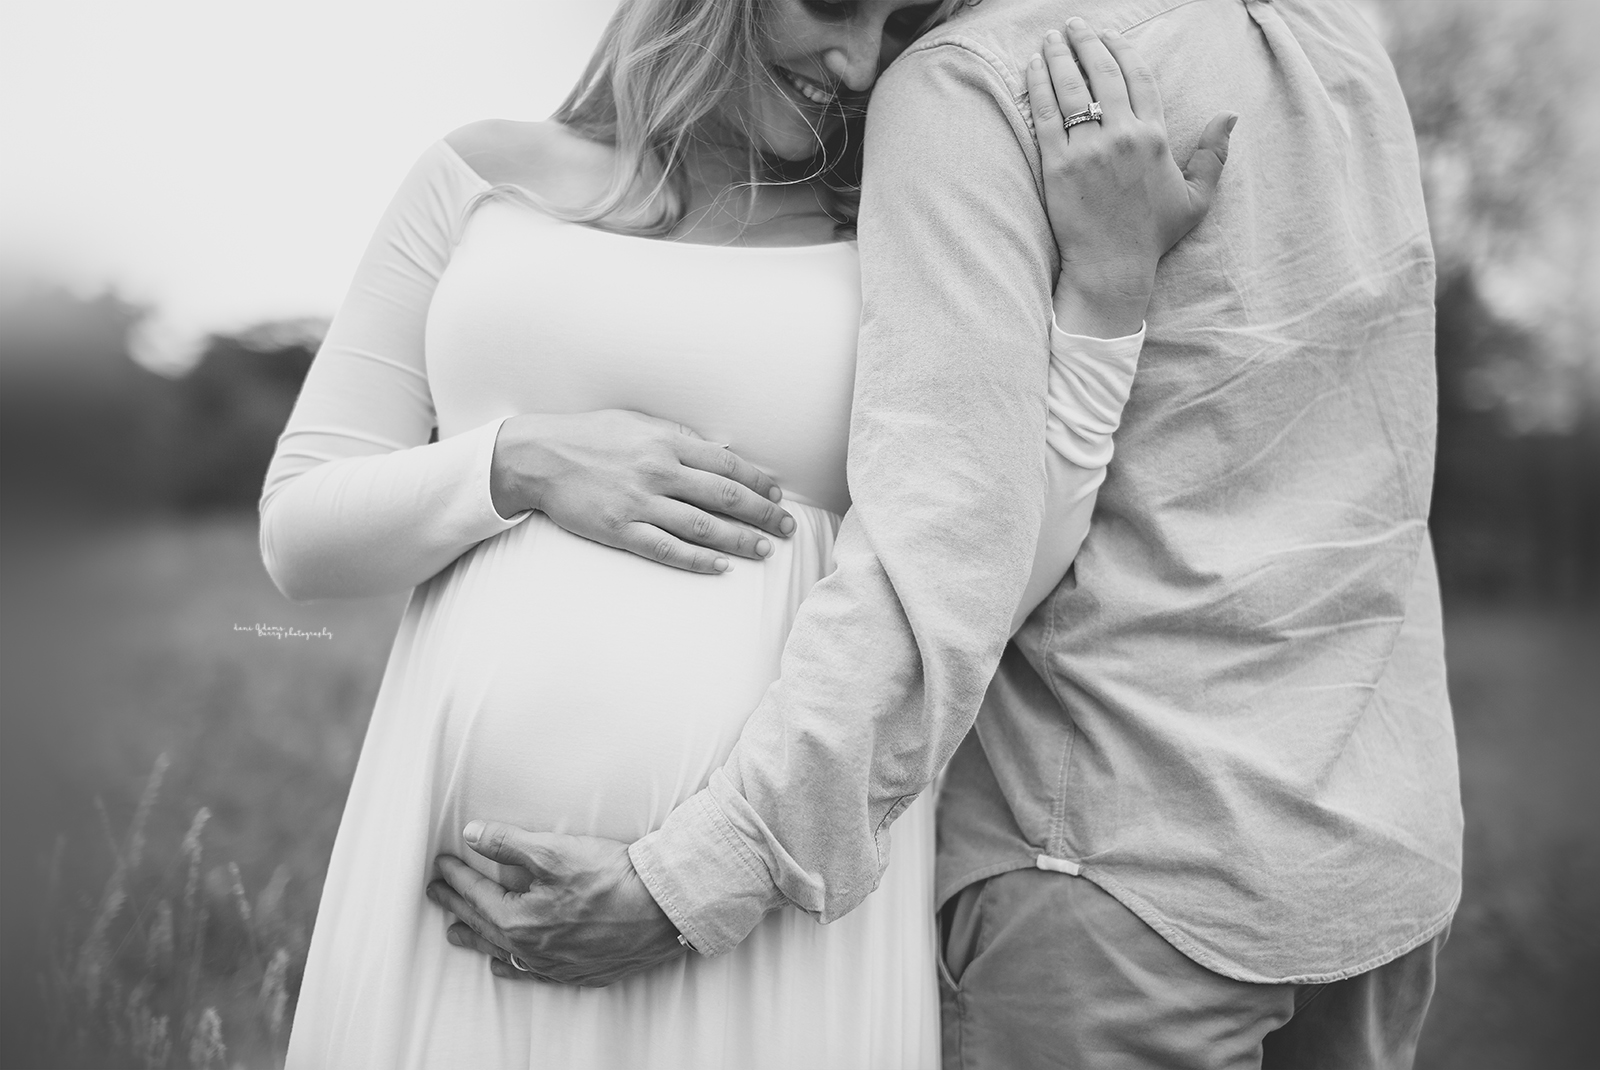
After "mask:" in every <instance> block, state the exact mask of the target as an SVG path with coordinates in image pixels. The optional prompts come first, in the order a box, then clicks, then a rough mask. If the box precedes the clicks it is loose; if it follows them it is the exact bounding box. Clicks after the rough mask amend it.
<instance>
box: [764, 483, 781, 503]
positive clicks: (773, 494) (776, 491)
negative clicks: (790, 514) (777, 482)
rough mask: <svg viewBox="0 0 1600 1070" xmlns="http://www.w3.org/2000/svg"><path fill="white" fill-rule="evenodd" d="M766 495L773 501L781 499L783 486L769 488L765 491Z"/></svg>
mask: <svg viewBox="0 0 1600 1070" xmlns="http://www.w3.org/2000/svg"><path fill="white" fill-rule="evenodd" d="M767 497H768V498H769V499H770V500H772V501H775V502H781V501H783V488H782V487H773V488H772V489H771V490H769V491H767Z"/></svg>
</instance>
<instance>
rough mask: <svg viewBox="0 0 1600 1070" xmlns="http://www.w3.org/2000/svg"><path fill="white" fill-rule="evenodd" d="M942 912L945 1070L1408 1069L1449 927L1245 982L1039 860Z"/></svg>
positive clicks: (974, 889)
mask: <svg viewBox="0 0 1600 1070" xmlns="http://www.w3.org/2000/svg"><path fill="white" fill-rule="evenodd" d="M940 923H941V924H940V931H941V942H942V945H943V946H942V948H941V951H942V956H941V961H940V966H941V974H942V977H941V985H940V988H941V992H942V995H943V1002H944V1008H943V1010H944V1066H945V1070H1031V1068H1032V1067H1073V1068H1084V1070H1099V1068H1102V1067H1106V1068H1117V1070H1122V1068H1128V1070H1132V1068H1136V1067H1137V1068H1151V1070H1157V1068H1159V1070H1180V1068H1182V1070H1186V1068H1195V1070H1199V1068H1207V1070H1210V1068H1218V1070H1222V1068H1226V1070H1243V1068H1247V1067H1248V1068H1251V1070H1256V1068H1262V1070H1272V1068H1283V1070H1318V1068H1329V1070H1368V1068H1371V1070H1378V1068H1384V1070H1388V1068H1407V1067H1410V1066H1411V1062H1412V1059H1413V1058H1414V1056H1415V1055H1416V1050H1417V1039H1418V1037H1419V1036H1420V1034H1421V1032H1422V1019H1423V1016H1424V1015H1425V1014H1426V1013H1427V1009H1428V1001H1429V1000H1430V999H1431V998H1432V996H1433V981H1434V961H1435V959H1436V957H1437V955H1438V952H1439V948H1440V947H1441V946H1442V945H1443V944H1444V940H1445V937H1446V935H1448V929H1447V930H1446V931H1445V932H1443V933H1440V934H1439V935H1438V936H1437V937H1435V938H1434V939H1432V940H1430V941H1428V942H1427V943H1425V944H1423V945H1422V946H1420V947H1418V948H1417V949H1415V950H1414V951H1411V952H1410V953H1408V954H1406V955H1402V956H1401V957H1400V958H1398V959H1396V960H1394V961H1393V962H1390V963H1388V964H1387V965H1384V966H1380V967H1378V968H1377V969H1374V970H1370V971H1368V972H1367V973H1363V974H1359V975H1357V976H1355V977H1351V978H1348V979H1346V980H1343V981H1335V982H1331V983H1328V984H1309V985H1295V984H1279V985H1271V984H1249V983H1247V982H1244V981H1235V980H1232V979H1231V978H1227V977H1223V976H1221V975H1220V974H1216V973H1212V972H1211V971H1210V970H1207V969H1205V968H1204V967H1202V966H1199V965H1197V964H1196V963H1194V962H1193V961H1191V960H1190V959H1188V958H1186V957H1185V956H1184V955H1183V954H1181V953H1180V952H1178V951H1177V950H1176V949H1174V948H1173V947H1172V945H1171V944H1169V943H1167V942H1166V941H1165V940H1164V939H1162V938H1161V936H1159V935H1158V934H1157V933H1156V932H1155V930H1153V929H1151V928H1150V927H1149V926H1148V925H1146V924H1145V923H1144V922H1143V921H1141V920H1139V918H1138V917H1137V916H1136V915H1135V914H1134V913H1133V912H1132V911H1130V910H1128V908H1126V907H1124V906H1123V905H1122V904H1121V903H1119V902H1117V901H1116V900H1115V899H1113V898H1112V897H1111V896H1110V895H1108V894H1107V893H1106V892H1104V891H1102V890H1101V889H1100V888H1099V887H1097V886H1096V885H1094V884H1093V883H1091V882H1089V881H1087V880H1083V879H1081V878H1076V877H1069V876H1066V875H1064V874H1060V873H1046V872H1043V871H1040V870H1033V869H1026V870H1016V871H1014V872H1011V873H1003V874H1001V875H999V876H997V877H990V878H989V879H987V880H983V881H979V882H977V883H975V884H972V885H970V886H968V887H967V888H965V889H963V890H962V891H961V892H960V893H959V894H957V895H956V896H955V898H953V899H952V900H950V902H949V903H948V904H946V906H945V909H944V911H943V912H942V913H941V917H940Z"/></svg>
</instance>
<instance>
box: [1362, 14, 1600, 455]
mask: <svg viewBox="0 0 1600 1070" xmlns="http://www.w3.org/2000/svg"><path fill="white" fill-rule="evenodd" d="M1377 10H1378V12H1379V14H1380V18H1381V20H1382V22H1383V23H1384V24H1385V25H1386V29H1387V37H1388V42H1387V43H1388V47H1389V53H1390V56H1391V57H1392V58H1393V60H1394V64H1395V70H1396V72H1397V73H1398V75H1399V77H1400V83H1401V86H1402V88H1403V89H1404V90H1405V94H1406V100H1407V102H1408V104H1409V105H1410V109H1411V119H1412V123H1413V125H1414V126H1415V127H1416V132H1417V145H1418V149H1419V151H1420V154H1421V158H1422V169H1423V184H1424V190H1425V193H1426V195H1427V200H1428V218H1429V223H1430V226H1431V228H1432V231H1433V240H1434V248H1435V252H1436V253H1437V255H1438V259H1439V274H1440V278H1441V284H1442V286H1443V287H1448V286H1450V285H1454V284H1455V283H1456V280H1457V278H1458V277H1459V276H1461V275H1470V276H1472V278H1473V280H1474V283H1475V285H1476V287H1477V290H1478V293H1479V295H1480V297H1481V300H1482V301H1483V302H1484V304H1485V306H1486V307H1487V308H1488V309H1489V311H1490V312H1491V313H1492V314H1493V315H1494V316H1495V317H1496V318H1498V319H1500V320H1503V321H1506V322H1508V323H1511V324H1513V325H1515V326H1516V327H1518V328H1520V334H1519V337H1521V338H1522V339H1523V342H1524V344H1519V345H1517V346H1514V347H1511V348H1509V349H1505V348H1496V347H1488V348H1484V349H1482V350H1481V351H1480V352H1479V353H1478V354H1476V356H1477V357H1478V360H1477V362H1476V363H1474V365H1473V366H1472V367H1470V368H1465V369H1459V371H1460V374H1459V376H1458V377H1457V378H1456V381H1455V382H1454V383H1452V385H1453V386H1455V387H1456V388H1457V389H1459V390H1460V391H1461V396H1460V398H1459V400H1460V401H1461V402H1463V403H1464V404H1465V405H1466V406H1467V407H1469V408H1473V409H1481V410H1490V411H1494V412H1496V413H1497V414H1498V415H1499V416H1500V417H1501V419H1503V420H1504V421H1505V422H1506V425H1507V427H1508V429H1509V430H1511V431H1512V432H1514V433H1537V432H1546V433H1550V432H1555V433H1560V432H1566V431H1570V430H1572V429H1573V428H1574V427H1576V425H1577V424H1578V423H1579V421H1580V420H1581V419H1582V418H1583V417H1584V414H1585V410H1586V408H1589V407H1592V406H1593V405H1594V403H1595V401H1596V398H1597V395H1600V199H1597V198H1596V197H1595V184H1596V181H1597V176H1600V64H1596V63H1595V59H1594V55H1595V49H1596V47H1597V46H1600V5H1597V4H1593V3H1574V2H1569V0H1524V2H1520V3H1510V4H1484V3H1468V2H1461V0H1454V2H1442V3H1425V4H1417V3H1406V4H1400V3H1395V4H1386V5H1383V6H1382V7H1381V8H1378V9H1377Z"/></svg>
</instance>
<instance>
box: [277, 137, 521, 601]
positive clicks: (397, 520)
mask: <svg viewBox="0 0 1600 1070" xmlns="http://www.w3.org/2000/svg"><path fill="white" fill-rule="evenodd" d="M486 188H488V187H487V183H485V182H484V181H483V180H482V179H480V178H478V176H477V175H476V174H475V173H473V172H472V170H471V169H470V168H469V167H467V165H466V164H465V163H463V162H462V161H461V159H460V158H459V157H458V156H456V155H455V153H454V150H452V149H451V148H450V147H449V146H448V145H446V144H445V143H444V142H439V143H438V144H436V145H434V146H433V147H432V148H431V149H429V150H428V152H426V153H425V154H424V155H423V156H422V158H421V159H420V160H419V161H418V162H417V164H416V166H415V167H413V168H412V170H411V173H410V175H408V176H407V177H406V180H405V182H404V184H403V185H402V186H401V187H400V191H399V192H398V193H397V194H396V195H395V197H394V200H393V201H392V202H391V203H390V205H389V208H388V211H387V212H385V213H384V216H383V220H382V222H381V223H379V225H378V230H377V233H376V234H375V235H373V238H372V242H371V244H370V245H368V247H367V251H366V254H365V256H364V257H363V258H362V260H361V264H360V267H358V268H357V270H356V277H355V281H354V282H353V283H352V284H351V287H350V292H349V294H348V295H347V296H346V297H345V300H344V304H343V305H341V306H340V308H339V313H338V315H337V316H336V317H335V318H334V321H333V323H332V325H331V326H330V327H329V329H328V335H327V338H326V339H325V340H324V341H323V343H322V347H321V349H320V350H318V352H317V356H316V359H315V360H314V361H313V362H312V364H311V370H310V372H309V373H308V374H307V376H306V381H305V385H304V386H303V387H302V388H301V391H300V396H299V398H298V400H296V402H295V406H294V412H293V413H292V414H291V415H290V417H289V423H288V426H287V427H286V428H285V429H284V432H283V434H282V436H280V437H279V439H278V447H277V451H276V452H275V453H274V454H273V458H272V464H271V466H270V467H269V468H268V470H267V478H266V484H265V486H264V487H263V489H262V493H261V556H262V560H263V561H264V562H265V564H266V567H267V572H268V574H269V575H271V577H272V580H273V582H274V583H276V584H277V585H278V589H279V590H281V591H282V592H283V593H284V594H285V595H286V596H288V597H289V598H291V599H295V600H297V601H299V600H306V599H314V598H360V597H366V596H370V595H380V594H389V593H393V592H397V591H403V590H406V589H408V588H410V587H414V586H416V585H417V584H419V583H421V582H423V581H424V580H426V579H428V578H429V577H431V576H433V575H434V574H435V573H437V572H438V571H439V570H440V569H442V568H444V567H445V566H446V565H448V564H449V563H450V562H452V561H454V560H455V559H456V558H457V557H459V556H460V555H461V554H462V553H464V552H465V551H467V550H468V549H470V548H471V547H473V546H474V545H476V544H477V543H479V542H481V541H483V540H484V539H486V538H489V537H490V536H492V535H496V534H498V533H499V532H501V531H504V530H506V529H507V528H510V527H513V526H515V525H516V524H517V523H519V522H520V521H521V520H523V519H525V518H526V516H527V514H526V513H520V514H518V515H517V516H515V517H512V518H511V519H509V520H508V519H506V518H504V517H502V516H500V515H499V514H498V513H497V512H496V511H495V508H494V504H493V501H492V500H491V498H490V493H489V467H490V462H491V460H492V458H493V455H494V443H495V436H496V435H497V434H498V433H499V429H500V423H501V422H502V421H501V420H500V419H497V420H494V421H491V422H490V423H487V424H483V425H482V426H479V427H477V428H474V429H472V430H470V431H466V432H463V433H461V434H458V435H454V436H452V437H450V438H447V439H444V440H442V441H439V442H435V443H431V444H430V443H429V438H430V437H431V435H432V434H433V431H434V428H435V426H436V420H435V415H434V408H433V397H432V394H431V393H430V392H429V389H428V374H427V367H426V363H425V361H424V353H423V329H424V325H425V323H426V320H427V314H428V305H429V303H430V302H431V301H432V299H433V292H434V288H435V286H436V285H437V284H438V281H439V276H440V274H441V273H442V272H443V270H444V266H445V264H446V263H447V262H448V261H449V258H450V252H451V248H452V246H453V244H454V240H455V238H456V236H457V229H458V227H459V226H460V223H461V221H462V220H463V218H464V216H465V213H466V210H467V207H468V205H469V204H470V203H471V200H472V198H473V197H474V196H476V195H477V194H478V193H480V192H482V191H483V190H484V189H486Z"/></svg>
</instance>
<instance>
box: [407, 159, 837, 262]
mask: <svg viewBox="0 0 1600 1070" xmlns="http://www.w3.org/2000/svg"><path fill="white" fill-rule="evenodd" d="M436 147H437V148H440V149H442V150H443V151H444V153H445V155H446V156H448V157H449V158H450V159H452V160H454V161H455V165H456V166H457V167H458V168H460V169H461V170H462V171H465V172H466V173H467V174H468V175H470V176H472V180H473V182H474V183H476V184H477V185H478V186H479V187H480V188H481V189H483V190H490V189H493V188H494V186H495V184H494V183H492V182H490V181H489V180H488V179H486V178H484V177H483V176H482V175H480V174H478V172H477V171H476V170H474V169H473V167H472V165H471V164H470V163H468V162H467V161H466V160H465V159H464V158H463V157H462V155H461V153H459V152H457V151H456V147H455V146H454V145H452V144H450V142H448V141H446V140H445V139H443V138H440V139H439V141H438V142H437V145H436ZM541 214H542V213H541ZM544 218H546V219H549V220H550V221H551V222H552V223H556V224H559V225H562V226H569V227H576V228H577V229H579V230H584V231H588V232H589V233H591V234H599V235H601V236H603V237H607V238H617V239H620V240H622V241H646V242H649V243H650V244H652V245H668V246H674V247H678V248H684V249H737V250H740V251H741V252H757V253H807V252H811V251H813V250H816V249H841V248H842V249H849V250H850V251H852V252H854V251H855V249H856V243H855V242H854V241H827V242H812V243H811V244H810V245H734V244H722V245H714V244H712V243H710V242H696V241H677V240H674V239H671V238H646V237H643V236H641V235H638V234H618V233H617V232H616V231H614V230H601V229H600V228H599V227H589V226H584V225H583V224H582V223H570V222H568V221H567V220H564V219H555V218H554V217H552V216H544Z"/></svg>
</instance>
